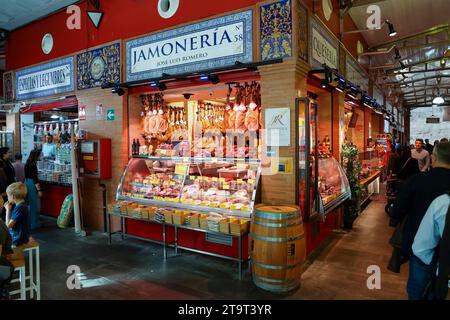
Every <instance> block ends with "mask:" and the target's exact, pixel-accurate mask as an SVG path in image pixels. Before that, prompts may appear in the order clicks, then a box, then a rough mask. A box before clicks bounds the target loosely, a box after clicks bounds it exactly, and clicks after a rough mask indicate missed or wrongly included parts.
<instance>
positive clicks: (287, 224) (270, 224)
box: [253, 221, 303, 228]
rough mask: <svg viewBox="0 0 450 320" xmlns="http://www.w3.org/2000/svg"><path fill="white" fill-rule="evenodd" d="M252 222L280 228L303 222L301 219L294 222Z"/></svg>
mask: <svg viewBox="0 0 450 320" xmlns="http://www.w3.org/2000/svg"><path fill="white" fill-rule="evenodd" d="M253 223H254V224H256V225H258V226H263V227H273V228H282V227H293V226H299V225H302V224H303V221H298V222H294V223H270V222H260V221H253Z"/></svg>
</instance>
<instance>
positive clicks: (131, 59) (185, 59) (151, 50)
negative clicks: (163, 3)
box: [125, 10, 253, 81]
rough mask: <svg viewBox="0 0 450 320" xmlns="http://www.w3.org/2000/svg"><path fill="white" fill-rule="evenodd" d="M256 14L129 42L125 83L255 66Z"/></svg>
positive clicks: (247, 14) (218, 20)
mask: <svg viewBox="0 0 450 320" xmlns="http://www.w3.org/2000/svg"><path fill="white" fill-rule="evenodd" d="M252 20H253V14H252V11H251V10H249V11H244V12H240V13H237V14H232V15H227V16H224V17H220V18H216V19H212V20H207V21H203V22H200V23H196V24H192V25H188V26H185V27H181V28H177V29H173V30H169V31H165V32H161V33H157V34H153V35H150V36H145V37H142V38H138V39H134V40H130V41H127V42H126V69H125V70H126V72H125V73H126V81H136V80H143V79H151V78H159V77H162V75H163V73H165V74H170V75H176V74H183V73H189V72H195V71H200V70H208V69H214V68H219V67H224V66H231V65H234V64H235V63H236V61H239V62H242V63H249V62H253V21H252Z"/></svg>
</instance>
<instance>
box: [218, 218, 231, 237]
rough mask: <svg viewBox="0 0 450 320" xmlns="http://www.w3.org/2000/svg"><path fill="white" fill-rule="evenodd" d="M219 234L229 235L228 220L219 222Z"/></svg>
mask: <svg viewBox="0 0 450 320" xmlns="http://www.w3.org/2000/svg"><path fill="white" fill-rule="evenodd" d="M219 232H222V233H226V234H229V233H230V219H229V218H226V219H223V220H221V221H219Z"/></svg>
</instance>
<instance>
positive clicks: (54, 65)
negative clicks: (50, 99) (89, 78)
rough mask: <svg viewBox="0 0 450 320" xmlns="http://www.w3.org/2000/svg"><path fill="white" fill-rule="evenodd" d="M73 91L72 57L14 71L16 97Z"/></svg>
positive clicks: (42, 95) (30, 97)
mask: <svg viewBox="0 0 450 320" xmlns="http://www.w3.org/2000/svg"><path fill="white" fill-rule="evenodd" d="M70 91H74V58H73V57H68V58H64V59H59V60H55V61H52V62H49V63H45V64H41V65H38V66H35V67H31V68H27V69H23V70H20V71H17V72H16V99H17V100H25V99H33V98H38V97H45V96H51V95H54V94H59V93H64V92H70Z"/></svg>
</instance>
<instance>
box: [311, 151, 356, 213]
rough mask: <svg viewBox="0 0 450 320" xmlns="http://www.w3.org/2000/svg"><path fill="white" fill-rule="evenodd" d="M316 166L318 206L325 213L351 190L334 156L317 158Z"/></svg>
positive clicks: (345, 198)
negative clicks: (317, 174) (317, 168)
mask: <svg viewBox="0 0 450 320" xmlns="http://www.w3.org/2000/svg"><path fill="white" fill-rule="evenodd" d="M318 166H319V170H318V172H319V179H318V189H319V198H320V201H321V204H320V208H323V213H324V214H325V215H326V214H328V213H329V212H330V211H332V210H333V209H335V208H336V207H338V206H339V205H341V204H342V203H343V202H344V201H345V200H347V199H348V198H350V196H351V190H350V185H349V183H348V180H347V176H346V175H345V172H344V169H343V168H342V166H341V165H340V164H339V162H337V160H336V159H335V158H333V157H327V158H319V161H318Z"/></svg>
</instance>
